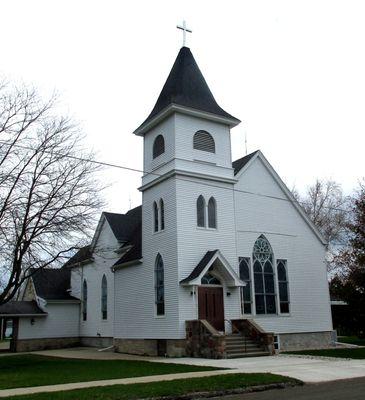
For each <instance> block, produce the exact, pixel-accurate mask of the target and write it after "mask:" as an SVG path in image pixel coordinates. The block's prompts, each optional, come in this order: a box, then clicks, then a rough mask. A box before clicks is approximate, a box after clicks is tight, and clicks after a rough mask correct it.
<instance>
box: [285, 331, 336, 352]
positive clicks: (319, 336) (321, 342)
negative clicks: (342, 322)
mask: <svg viewBox="0 0 365 400" xmlns="http://www.w3.org/2000/svg"><path fill="white" fill-rule="evenodd" d="M279 338H280V350H281V351H292V350H306V349H325V348H328V347H331V346H333V345H334V344H335V343H334V340H333V338H334V336H333V331H329V332H303V333H281V334H280V335H279Z"/></svg>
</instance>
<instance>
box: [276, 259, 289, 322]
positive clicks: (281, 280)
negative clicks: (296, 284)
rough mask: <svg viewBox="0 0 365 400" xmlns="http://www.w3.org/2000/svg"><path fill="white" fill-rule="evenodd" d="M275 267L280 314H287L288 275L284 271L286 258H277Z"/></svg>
mask: <svg viewBox="0 0 365 400" xmlns="http://www.w3.org/2000/svg"><path fill="white" fill-rule="evenodd" d="M277 269H278V284H279V300H280V312H281V313H282V314H287V313H289V288H288V275H287V273H286V260H278V261H277Z"/></svg>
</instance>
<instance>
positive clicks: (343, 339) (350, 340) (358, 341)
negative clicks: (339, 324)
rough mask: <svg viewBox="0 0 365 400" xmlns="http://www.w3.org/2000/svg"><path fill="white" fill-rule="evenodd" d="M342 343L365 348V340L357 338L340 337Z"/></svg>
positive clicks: (339, 340)
mask: <svg viewBox="0 0 365 400" xmlns="http://www.w3.org/2000/svg"><path fill="white" fill-rule="evenodd" d="M337 341H338V342H340V343H349V344H356V345H357V346H365V339H360V338H358V337H357V336H339V337H338V339H337Z"/></svg>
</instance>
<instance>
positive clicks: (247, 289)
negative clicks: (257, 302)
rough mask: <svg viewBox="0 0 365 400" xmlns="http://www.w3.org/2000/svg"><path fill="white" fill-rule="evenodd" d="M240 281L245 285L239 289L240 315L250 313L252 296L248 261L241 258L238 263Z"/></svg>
mask: <svg viewBox="0 0 365 400" xmlns="http://www.w3.org/2000/svg"><path fill="white" fill-rule="evenodd" d="M240 279H241V280H242V281H243V282H245V283H246V286H243V287H241V309H242V314H251V313H252V296H251V273H250V259H249V258H246V257H245V258H242V260H241V261H240Z"/></svg>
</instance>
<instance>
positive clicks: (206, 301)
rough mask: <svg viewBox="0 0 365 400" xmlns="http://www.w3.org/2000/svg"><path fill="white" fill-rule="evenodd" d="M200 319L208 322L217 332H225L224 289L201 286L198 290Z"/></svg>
mask: <svg viewBox="0 0 365 400" xmlns="http://www.w3.org/2000/svg"><path fill="white" fill-rule="evenodd" d="M198 310H199V319H200V320H202V319H205V320H207V321H208V322H209V323H210V324H211V325H212V326H213V327H214V328H215V329H217V331H220V332H224V304H223V288H222V287H215V286H213V287H209V286H200V287H199V288H198Z"/></svg>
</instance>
